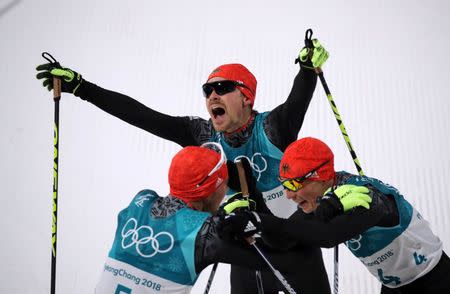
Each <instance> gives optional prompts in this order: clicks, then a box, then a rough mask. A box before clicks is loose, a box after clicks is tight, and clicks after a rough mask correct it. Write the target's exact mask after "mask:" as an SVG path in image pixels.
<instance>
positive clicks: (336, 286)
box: [305, 29, 364, 294]
mask: <svg viewBox="0 0 450 294" xmlns="http://www.w3.org/2000/svg"><path fill="white" fill-rule="evenodd" d="M312 34H313V31H312V30H311V29H308V30H306V33H305V45H306V46H307V47H309V48H312V47H313V44H312V39H311V38H312ZM314 70H315V72H316V73H317V75H318V76H319V79H320V82H321V84H322V86H323V89H324V90H325V94H326V95H327V98H328V102H329V103H330V106H331V110H332V111H333V113H334V117H335V118H336V121H337V123H338V125H339V128H340V130H341V133H342V136H343V137H344V141H345V143H346V145H347V148H348V151H349V152H350V155H351V156H352V159H353V163H354V164H355V166H356V170H357V171H358V173H359V175H360V176H364V172H363V170H362V168H361V164H360V163H359V159H358V157H357V156H356V152H355V150H354V149H353V146H352V143H351V142H350V136H349V135H348V133H347V130H346V129H345V126H344V122H343V121H342V118H341V115H340V113H339V111H338V108H337V106H336V103H335V102H334V100H333V96H332V95H331V92H330V89H329V88H328V84H327V82H326V80H325V77H324V76H323V71H322V69H321V68H320V67H316V68H314ZM338 291H339V245H337V246H335V247H334V294H337V293H338Z"/></svg>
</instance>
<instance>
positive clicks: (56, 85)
mask: <svg viewBox="0 0 450 294" xmlns="http://www.w3.org/2000/svg"><path fill="white" fill-rule="evenodd" d="M59 99H61V79H60V78H56V77H53V100H54V101H58V100H59Z"/></svg>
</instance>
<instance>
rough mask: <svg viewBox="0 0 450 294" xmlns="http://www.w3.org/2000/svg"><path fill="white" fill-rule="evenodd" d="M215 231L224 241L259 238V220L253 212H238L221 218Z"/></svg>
mask: <svg viewBox="0 0 450 294" xmlns="http://www.w3.org/2000/svg"><path fill="white" fill-rule="evenodd" d="M217 230H218V232H219V236H220V237H221V238H223V239H225V240H233V239H235V240H244V239H246V238H248V237H253V238H256V237H260V236H261V220H260V218H259V215H258V214H257V213H256V212H254V211H248V210H244V211H239V212H236V213H231V214H228V215H226V216H225V217H223V218H221V220H220V222H219V224H218V226H217Z"/></svg>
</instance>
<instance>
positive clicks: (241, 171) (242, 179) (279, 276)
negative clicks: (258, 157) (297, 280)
mask: <svg viewBox="0 0 450 294" xmlns="http://www.w3.org/2000/svg"><path fill="white" fill-rule="evenodd" d="M236 166H237V169H238V174H239V182H240V183H241V191H242V195H243V196H244V197H247V198H248V197H249V193H248V185H247V180H246V178H245V171H244V167H243V166H242V162H241V161H240V160H239V161H237V162H236ZM246 240H247V242H248V243H249V244H250V245H252V246H253V247H254V248H255V250H256V251H257V252H258V254H259V255H260V256H261V257H262V259H263V260H264V262H265V263H266V264H267V265H268V266H269V268H270V270H271V271H272V273H273V274H274V276H275V277H276V278H277V279H278V281H280V283H281V284H282V285H283V287H284V288H285V289H286V290H287V291H288V293H289V294H297V293H296V292H295V290H294V289H293V288H292V287H291V285H290V284H289V282H288V281H287V280H286V278H285V277H284V276H283V275H282V274H281V273H280V272H279V271H278V270H277V269H275V268H274V267H273V265H272V263H271V262H270V261H269V260H268V259H267V257H266V256H265V255H264V253H262V251H261V249H259V247H258V246H257V245H256V241H255V239H254V238H252V237H248V238H247V239H246ZM257 277H258V274H257ZM258 282H259V283H260V285H262V281H258ZM259 287H260V286H258V291H259ZM261 290H263V289H262V287H261Z"/></svg>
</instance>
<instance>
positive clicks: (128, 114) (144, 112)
mask: <svg viewBox="0 0 450 294" xmlns="http://www.w3.org/2000/svg"><path fill="white" fill-rule="evenodd" d="M312 43H313V47H312V48H306V47H304V48H302V50H301V51H300V53H299V55H298V60H299V61H300V62H299V63H300V71H299V73H298V74H297V76H296V77H295V79H294V83H293V86H292V89H291V92H290V94H289V96H288V97H287V100H286V101H285V102H284V103H282V104H280V105H279V106H277V107H276V108H274V109H273V110H271V111H268V112H257V111H256V110H255V109H254V107H253V106H254V102H255V97H256V88H257V87H256V85H257V81H256V78H255V77H254V75H253V74H252V73H251V72H250V71H249V70H248V69H247V68H246V67H245V66H243V65H241V64H225V65H222V66H219V67H218V68H216V69H215V70H214V71H213V72H212V73H211V74H210V75H209V77H208V78H207V80H206V83H205V84H204V85H203V86H202V89H203V94H204V96H205V105H206V108H207V111H208V113H209V115H210V119H209V120H205V119H202V118H198V117H191V116H182V117H174V116H169V115H166V114H162V113H159V112H157V111H155V110H152V109H150V108H148V107H147V106H145V105H143V104H141V103H139V102H138V101H136V100H134V99H132V98H130V97H128V96H126V95H123V94H120V93H117V92H113V91H110V90H107V89H103V88H101V87H99V86H97V85H95V84H93V83H91V82H89V81H87V80H85V79H83V78H82V76H81V75H80V74H78V73H77V72H75V71H73V70H71V69H69V68H62V67H61V66H60V65H59V64H57V63H48V64H43V65H40V66H38V67H37V70H38V71H39V73H38V74H37V78H38V79H43V80H44V82H43V85H44V86H45V87H47V88H48V89H49V90H51V89H52V87H53V79H52V78H53V77H60V78H61V80H62V91H63V92H68V93H73V94H74V95H75V96H77V97H80V98H81V99H83V100H86V101H89V102H91V103H93V104H94V105H96V106H97V107H99V108H100V109H102V110H104V111H106V112H108V113H110V114H111V115H114V116H116V117H118V118H120V119H122V120H124V121H126V122H128V123H130V124H132V125H134V126H137V127H139V128H141V129H144V130H146V131H148V132H150V133H152V134H154V135H156V136H159V137H162V138H164V139H167V140H170V141H173V142H175V143H178V144H180V145H181V146H188V145H195V146H199V145H201V144H202V143H204V142H207V141H215V142H219V143H220V144H221V145H222V146H223V148H224V150H225V153H226V155H227V157H228V158H229V159H230V160H235V159H238V158H240V157H246V158H248V159H249V160H250V162H251V166H252V168H253V174H254V176H255V178H256V179H257V188H258V189H259V190H260V191H261V192H262V193H263V196H264V200H265V201H266V203H267V206H268V207H269V209H270V210H271V212H272V213H273V214H274V215H276V216H280V217H289V216H290V215H291V214H292V213H293V212H294V211H295V210H296V207H295V205H293V204H292V203H291V202H290V201H289V200H288V199H287V198H286V194H285V192H284V189H283V187H282V186H281V185H280V183H279V182H278V176H279V175H278V165H279V162H280V159H281V156H282V154H283V151H284V150H285V149H286V147H287V146H288V145H289V144H290V143H291V142H293V141H295V140H296V138H297V136H298V133H299V131H300V128H301V126H302V124H303V120H304V117H305V114H306V111H307V109H308V106H309V103H310V101H311V98H312V95H313V92H314V89H315V86H316V82H317V75H316V73H315V72H314V68H315V67H321V66H322V65H323V64H324V63H325V61H326V60H327V58H328V52H327V51H326V50H325V49H324V48H323V47H322V45H321V44H320V43H319V42H318V41H317V40H313V42H312ZM298 263H311V264H312V265H313V266H311V267H308V269H307V270H305V272H304V273H300V272H299V273H298V275H305V276H310V277H311V279H313V280H314V281H315V283H316V286H315V287H309V288H308V286H307V285H304V286H303V287H304V288H302V289H300V290H299V292H301V293H304V294H307V293H317V291H319V292H320V293H325V294H326V293H330V289H329V283H328V277H327V274H326V272H325V267H324V264H323V260H322V252H321V251H320V248H305V249H304V250H299V251H298ZM262 275H263V283H264V288H265V290H266V293H271V292H275V293H277V289H280V290H282V289H281V288H280V287H279V285H278V283H277V282H276V280H275V279H274V278H273V276H272V274H271V273H270V272H263V273H262ZM231 289H232V293H233V294H240V293H256V282H255V273H254V272H249V271H248V270H247V269H240V268H238V267H234V266H232V269H231Z"/></svg>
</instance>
